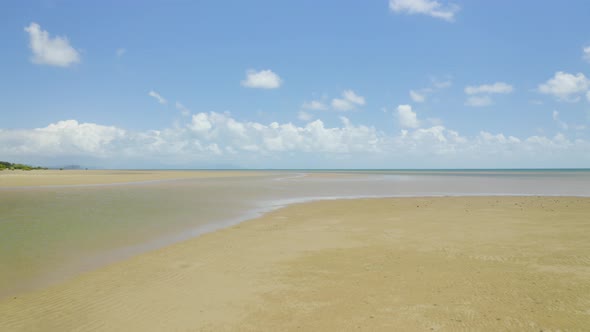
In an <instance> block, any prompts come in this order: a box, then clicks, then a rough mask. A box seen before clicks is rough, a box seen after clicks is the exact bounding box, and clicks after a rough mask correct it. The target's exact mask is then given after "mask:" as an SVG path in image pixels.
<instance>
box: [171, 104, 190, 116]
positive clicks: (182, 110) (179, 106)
mask: <svg viewBox="0 0 590 332" xmlns="http://www.w3.org/2000/svg"><path fill="white" fill-rule="evenodd" d="M175 106H176V109H177V110H179V111H180V113H181V114H182V115H184V116H189V115H190V114H191V110H189V109H188V108H187V107H186V106H184V105H183V104H182V103H180V102H178V101H177V102H176V105H175Z"/></svg>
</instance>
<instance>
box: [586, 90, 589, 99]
mask: <svg viewBox="0 0 590 332" xmlns="http://www.w3.org/2000/svg"><path fill="white" fill-rule="evenodd" d="M586 99H587V100H588V102H590V91H588V92H586Z"/></svg>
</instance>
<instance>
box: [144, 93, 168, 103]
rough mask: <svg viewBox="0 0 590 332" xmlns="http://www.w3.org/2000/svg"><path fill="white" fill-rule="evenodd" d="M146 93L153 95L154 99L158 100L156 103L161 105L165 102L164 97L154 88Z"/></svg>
mask: <svg viewBox="0 0 590 332" xmlns="http://www.w3.org/2000/svg"><path fill="white" fill-rule="evenodd" d="M148 95H149V96H150V97H153V98H155V99H156V100H157V101H158V103H160V104H162V105H164V104H166V99H164V97H162V96H161V95H160V94H159V93H157V92H156V91H154V90H150V92H148Z"/></svg>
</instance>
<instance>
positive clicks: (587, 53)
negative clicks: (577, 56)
mask: <svg viewBox="0 0 590 332" xmlns="http://www.w3.org/2000/svg"><path fill="white" fill-rule="evenodd" d="M582 52H583V54H584V55H583V57H584V59H585V60H586V61H588V62H590V46H586V47H584V48H583V49H582Z"/></svg>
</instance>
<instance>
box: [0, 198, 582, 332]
mask: <svg viewBox="0 0 590 332" xmlns="http://www.w3.org/2000/svg"><path fill="white" fill-rule="evenodd" d="M564 200H565V201H567V202H570V203H569V204H574V203H575V202H578V203H575V204H583V206H582V207H581V208H582V210H580V211H581V212H588V202H589V200H588V199H587V198H584V197H579V196H573V197H565V196H546V195H545V196H536V195H532V196H497V195H494V196H473V195H470V196H451V197H449V196H444V197H432V196H431V197H424V196H421V197H411V198H408V197H406V198H402V197H395V198H360V199H359V198H353V199H346V200H343V199H325V198H324V199H323V200H319V201H318V200H313V201H311V202H309V201H307V202H305V201H304V202H290V204H288V205H287V206H282V207H281V206H276V207H274V209H272V210H270V211H267V212H265V213H264V214H263V215H261V216H258V217H256V218H254V219H248V220H246V221H242V222H239V223H237V224H235V225H233V226H229V227H227V228H221V229H218V230H214V231H213V232H210V233H206V234H203V235H200V236H198V237H194V238H190V239H187V240H185V241H182V242H178V243H174V244H171V245H168V246H165V247H163V248H161V249H157V250H155V251H150V252H147V253H144V254H141V255H138V256H135V257H132V258H130V259H126V260H124V261H120V262H116V263H114V264H111V265H108V266H106V267H103V268H99V269H98V270H95V271H91V272H88V273H85V274H83V275H80V276H78V277H75V278H74V279H72V280H70V281H66V282H65V283H63V284H59V285H55V286H51V287H50V288H48V289H45V290H41V291H35V292H31V293H27V294H23V295H19V296H18V297H17V298H16V299H4V300H0V312H1V311H2V310H3V309H6V305H9V306H12V305H14V306H15V308H16V307H20V308H21V309H23V307H22V306H21V305H24V304H26V303H29V306H32V307H30V308H29V309H30V310H27V311H36V309H37V310H41V309H42V308H44V310H49V312H51V307H44V306H43V305H40V306H38V307H37V306H35V305H33V304H32V303H36V301H39V300H43V299H44V298H46V297H47V296H49V297H56V299H59V298H61V299H62V300H66V299H68V296H66V295H64V292H65V293H67V294H69V293H70V290H71V289H72V288H71V287H74V288H73V289H77V290H78V291H80V292H82V293H86V294H90V293H92V292H93V288H94V287H93V286H91V285H92V284H93V283H95V282H97V281H98V280H96V278H99V279H100V278H101V276H102V278H106V279H101V280H102V281H103V282H106V281H107V280H111V279H112V278H113V277H114V276H116V275H120V274H121V273H123V271H127V270H129V271H128V272H125V274H127V273H131V274H134V277H133V278H136V279H139V280H136V282H140V283H142V284H143V283H145V284H146V285H147V284H150V285H151V287H156V288H157V287H164V288H166V287H165V285H161V284H159V283H156V284H153V283H150V281H149V280H146V279H145V278H149V276H150V275H152V273H160V272H157V271H159V270H158V268H156V267H157V266H158V264H160V265H159V266H160V268H161V267H162V265H161V264H164V266H166V265H167V264H168V263H165V262H164V261H161V262H159V263H158V264H155V265H154V264H151V263H150V261H151V262H152V263H157V262H156V261H158V260H157V258H158V257H161V256H167V257H168V258H170V259H172V260H173V261H174V260H177V261H178V260H180V261H187V263H186V264H189V265H191V264H190V263H188V262H190V261H191V260H192V259H191V255H188V254H187V253H188V252H191V253H192V254H195V252H194V248H193V247H201V249H203V245H204V244H203V242H205V244H206V243H209V245H210V247H207V246H206V245H205V247H204V250H205V251H206V252H208V253H209V254H212V255H217V256H218V255H219V254H216V253H213V251H212V250H215V249H216V248H215V244H217V245H219V246H220V247H221V248H217V249H221V250H222V251H223V249H224V248H226V249H227V246H228V245H229V247H233V246H237V245H238V243H240V241H242V243H243V244H250V245H256V241H253V240H252V237H256V236H258V238H259V240H261V241H262V240H264V241H270V242H272V243H274V245H275V246H279V247H282V246H284V244H281V243H277V242H276V241H275V240H273V239H269V238H268V237H269V236H270V235H269V236H264V235H265V233H264V232H263V233H260V232H259V231H260V230H261V229H266V231H267V232H270V233H272V232H273V230H277V229H278V230H280V229H281V228H286V229H287V231H286V232H284V233H281V234H282V236H283V238H287V239H288V238H290V237H297V236H300V235H301V234H299V235H298V234H297V232H295V233H294V232H293V231H294V230H296V229H291V230H290V231H289V229H288V228H289V227H292V228H293V227H294V228H297V226H298V223H299V225H300V224H302V223H303V224H305V225H307V226H308V227H311V228H312V229H313V228H316V229H317V230H318V231H320V233H321V234H319V235H321V236H323V239H322V241H319V242H318V243H315V242H314V244H313V245H312V246H311V248H307V249H305V250H304V252H309V250H312V252H313V251H314V250H316V251H317V250H320V249H321V248H318V246H319V247H323V246H324V244H326V243H332V246H333V247H335V248H340V249H343V248H346V247H348V246H349V244H346V243H344V242H346V241H344V242H343V239H340V240H338V239H334V238H333V237H334V236H333V235H328V234H327V233H325V232H324V231H323V230H322V228H330V227H332V226H333V225H332V224H330V223H328V224H325V223H323V222H322V221H321V220H316V223H319V224H316V225H314V223H313V222H311V223H310V221H309V220H307V221H306V220H305V218H304V217H301V215H302V214H303V215H307V216H308V218H312V219H313V218H317V217H322V215H324V216H325V215H326V211H323V212H324V213H323V214H322V213H320V214H318V215H317V216H315V217H314V216H313V211H311V212H308V211H307V210H309V209H311V210H313V209H320V210H321V207H322V206H324V207H325V206H335V207H337V210H330V209H328V210H329V211H328V212H331V213H337V211H338V210H342V211H343V213H344V212H346V211H348V210H350V209H351V207H350V206H360V205H367V206H374V207H378V208H379V209H385V208H386V206H385V205H383V204H381V203H383V202H393V204H397V203H400V202H402V203H403V202H410V203H409V204H410V205H409V206H413V204H414V203H416V202H418V204H417V205H418V206H419V205H421V203H422V204H423V203H424V202H430V203H429V204H435V205H436V204H439V203H440V202H441V201H447V202H452V203H453V204H455V205H461V204H467V205H469V204H483V207H485V209H490V206H493V204H497V203H493V202H494V201H502V202H513V201H514V204H520V205H522V204H524V203H527V202H528V203H530V204H532V203H531V202H537V201H539V202H541V206H543V204H545V205H549V204H557V203H555V202H554V201H564ZM484 201H485V202H487V203H485V204H484V203H482V202H484ZM478 202H479V203H478ZM490 202H491V203H490ZM523 202H524V203H523ZM552 202H553V203H552ZM572 202H574V203H572ZM579 202H583V203H579ZM402 203H400V204H402ZM359 204H360V205H359ZM403 204H405V203H403ZM486 204H491V205H490V206H487V205H486ZM386 205H387V204H386ZM566 205H568V204H566ZM515 206H517V205H515ZM318 207H319V208H318ZM360 207H361V208H362V206H360ZM505 207H506V208H507V209H509V210H510V211H512V210H514V211H512V212H511V213H520V212H518V211H519V210H518V209H516V208H514V207H512V204H507V205H506V206H505ZM557 207H560V206H557ZM441 208H442V209H443V210H444V209H445V208H446V207H445V206H444V204H443V206H441ZM536 208H537V209H539V207H538V206H537V207H536ZM417 209H418V208H417ZM446 209H449V208H446ZM485 209H483V210H482V211H484V210H485ZM451 210H452V209H451ZM455 210H456V211H455ZM455 210H453V211H452V212H453V213H459V212H461V211H460V210H459V209H455ZM520 210H522V207H521V208H520ZM285 211H286V212H285ZM293 211H295V213H293ZM404 211H405V210H404ZM535 211H536V210H535ZM564 211H565V210H564ZM316 212H317V211H316ZM320 212H322V211H320ZM349 212H350V214H352V215H356V217H357V218H359V217H360V218H372V217H374V218H377V219H379V217H381V218H383V217H384V216H385V217H386V216H387V215H383V214H378V212H375V211H364V208H362V209H361V210H358V209H357V210H351V211H349ZM406 212H408V213H412V210H408V211H406ZM538 212H539V211H536V212H535V213H538ZM482 213H483V212H482ZM563 213H565V212H563ZM582 214H583V213H582ZM277 216H278V217H280V218H277ZM298 216H299V217H298ZM436 216H437V213H435V214H434V215H431V216H430V217H429V218H436ZM540 216H542V214H540ZM341 217H342V218H348V219H350V217H346V216H345V215H343V216H341ZM462 217H463V219H465V217H466V216H465V215H463V216H462ZM489 217H493V215H492V216H487V217H486V218H489ZM388 218H389V217H388ZM283 219H286V220H289V221H290V223H289V224H284V223H282V222H281V220H283ZM348 219H347V220H348ZM427 219H428V218H427ZM459 219H461V218H459ZM566 221H567V220H566ZM348 222H349V223H350V224H351V225H352V226H354V227H352V228H351V229H349V231H350V230H354V229H355V228H358V227H361V228H362V224H358V220H357V221H355V220H354V218H353V219H350V220H348ZM425 222H428V220H426V221H425ZM457 222H461V223H463V224H464V223H465V220H463V221H461V220H459V221H457ZM376 223H377V224H378V226H379V227H385V226H386V224H383V223H381V224H379V223H378V220H377V221H376ZM379 227H378V228H377V229H379ZM584 227H585V226H584ZM257 230H258V232H257ZM252 231H254V233H252ZM335 231H338V230H337V229H336V230H335ZM475 231H477V230H475ZM237 233H240V234H237ZM337 233H338V232H337ZM352 233H354V231H352ZM232 234H234V235H232ZM366 235H367V236H370V237H373V236H377V237H379V236H378V234H373V233H370V232H369V233H367V234H366ZM309 236H310V237H312V238H313V237H316V236H317V235H316V234H312V233H309ZM220 237H221V238H224V237H225V238H227V237H230V238H232V239H233V241H229V242H228V241H220V242H217V241H213V242H211V238H214V239H215V238H220ZM248 237H250V239H248ZM304 238H305V237H304ZM330 239H331V240H330ZM218 240H219V239H218ZM244 241H245V243H244ZM320 242H323V243H324V244H321V243H320ZM228 243H229V244H228ZM211 245H213V247H211ZM431 245H432V244H431ZM293 246H296V245H295V244H294V245H293ZM314 246H315V247H314ZM179 248H180V249H179ZM191 248H193V249H191ZM245 248H248V247H247V246H246V247H245ZM271 249H272V248H269V249H268V250H271ZM290 249H293V248H290ZM290 249H289V248H288V247H287V248H285V247H283V250H284V251H289V250H290ZM299 249H302V248H299ZM324 249H326V248H324ZM332 249H333V248H332ZM245 250H246V249H245ZM268 250H263V251H264V252H265V253H266V254H267V255H270V256H273V257H275V259H278V258H280V259H279V260H280V261H282V260H284V259H287V258H293V257H291V256H292V255H293V253H291V254H290V255H291V256H290V255H286V256H285V257H278V258H277V257H276V256H277V254H274V253H269V252H268ZM275 250H276V248H275ZM584 250H586V248H584ZM246 251H248V250H246ZM233 253H234V254H236V255H238V256H239V255H240V252H239V251H238V252H233ZM300 254H301V252H300ZM351 254H352V253H351ZM278 256H280V255H278ZM287 256H289V257H287ZM295 256H297V255H295ZM589 257H590V256H589ZM332 258H333V257H332ZM225 259H229V260H232V259H234V258H232V257H225ZM252 259H253V257H250V256H246V257H242V260H245V261H248V260H252ZM154 260H155V261H154ZM353 261H354V260H353ZM492 261H493V260H492ZM254 263H256V262H254ZM254 263H252V264H254ZM258 263H259V262H258ZM258 263H256V264H258ZM137 264H139V265H137ZM211 264H213V265H212V266H210V267H212V269H204V270H202V271H200V272H203V273H206V274H210V273H213V272H215V271H217V272H219V270H220V269H221V270H223V266H222V265H221V266H220V265H219V264H217V265H216V264H214V263H211ZM254 265H255V264H254ZM132 266H136V267H138V268H144V269H147V270H146V271H144V272H147V271H152V272H151V273H147V274H145V275H143V277H142V276H141V275H136V274H135V273H134V272H133V271H134V269H130V268H131V267H132ZM265 266H266V265H261V266H260V267H265ZM154 268H156V269H155V270H154ZM244 268H246V267H244ZM266 268H267V267H266ZM246 269H247V268H246ZM172 270H175V268H172ZM279 270H281V269H279ZM582 270H584V269H582ZM250 272H252V273H254V272H255V271H250ZM357 272H358V271H357ZM161 273H164V274H166V271H165V270H164V271H161ZM176 273H180V275H177V277H178V278H181V279H183V280H184V279H185V277H188V275H187V276H185V277H182V271H176ZM216 276H217V277H221V276H220V275H216ZM193 277H196V275H193ZM93 279H94V280H95V281H94V282H88V283H86V282H84V280H86V281H88V280H93ZM213 279H215V278H213ZM262 279H264V278H262ZM234 281H235V280H234ZM249 281H250V282H252V283H256V284H257V282H258V281H259V280H257V278H253V279H250V280H249ZM235 282H238V281H235ZM80 283H82V284H80ZM238 283H240V282H238ZM98 284H99V285H100V282H98ZM103 286H105V287H106V288H104V287H103ZM103 286H99V288H101V289H102V290H103V291H104V292H106V293H108V294H110V296H115V297H117V296H120V295H121V294H120V293H117V292H124V291H125V289H124V288H120V287H117V288H112V287H107V286H108V285H103ZM177 286H178V287H180V286H181V285H180V284H179V285H177ZM583 286H584V287H588V285H583ZM80 287H81V288H80ZM130 287H131V286H130ZM194 287H197V286H196V285H195V286H194ZM218 287H219V285H218ZM262 288H265V287H262ZM262 288H261V289H262ZM279 288H280V287H279ZM68 289H70V290H68ZM166 289H167V292H176V291H180V289H178V290H174V289H170V288H169V287H168V288H166ZM66 290H68V291H66ZM191 291H193V292H197V293H199V292H203V291H204V290H203V289H202V288H199V287H197V289H194V288H193V289H192V290H191ZM218 291H221V290H220V289H218ZM87 292H90V293H87ZM109 292H110V293H109ZM265 292H271V293H272V289H271V290H268V289H267V290H266V291H265ZM140 293H141V292H135V291H131V295H133V296H138V297H139V298H141V294H140ZM263 293H264V292H263ZM72 294H74V297H75V298H76V299H77V300H76V301H82V300H83V299H82V298H79V297H77V295H75V294H76V293H75V292H74V293H72ZM80 294H81V293H80ZM80 294H78V295H80ZM108 294H104V295H108ZM257 294H258V293H257ZM127 295H129V294H127ZM160 295H161V296H163V297H164V298H168V295H169V294H167V293H166V292H165V293H162V294H160ZM229 295H231V294H229ZM229 295H228V294H226V296H228V297H227V298H225V300H231V296H229ZM249 295H253V294H249ZM21 296H22V298H21ZM64 296H65V297H64ZM91 296H97V294H94V293H92V295H91ZM139 298H136V300H140V299H139ZM221 298H224V297H223V296H221ZM247 298H249V297H247ZM247 298H242V299H240V300H239V301H246V302H248V300H247ZM68 300H72V298H69V299H68ZM234 300H236V301H238V299H234ZM31 301H32V302H31ZM197 302H198V301H197ZM222 302H223V301H222ZM246 302H244V303H246ZM199 303H200V304H199ZM199 303H196V304H195V303H192V305H196V306H199V305H201V306H202V305H204V304H203V303H201V302H199ZM223 303H225V302H223ZM223 303H221V302H220V303H219V305H220V306H222V307H223V306H224V304H223ZM17 304H21V305H17ZM186 304H187V305H191V302H190V301H189V302H187V303H186ZM165 305H171V306H175V305H174V303H173V302H167V304H165ZM224 308H225V309H228V308H226V307H224ZM95 309H97V310H98V309H99V308H95ZM101 310H106V311H108V312H110V314H113V315H115V316H116V313H113V312H111V311H109V310H108V308H102V309H101ZM146 310H147V309H146ZM99 311H100V310H99ZM148 311H149V310H148ZM31 314H32V312H31ZM11 315H12V317H13V318H14V319H16V320H13V323H15V322H16V321H18V320H19V319H17V317H18V316H19V314H18V313H16V312H13V311H12V310H11ZM171 315H172V313H167V315H166V317H167V318H170V319H171V317H172V316H174V315H172V316H171ZM236 315H237V316H240V315H241V314H238V313H236ZM205 316H207V315H205ZM213 316H215V315H213ZM213 316H207V317H209V318H207V319H205V321H209V322H210V324H213V325H211V326H217V327H220V326H223V325H215V324H218V323H220V322H223V321H224V320H221V321H217V319H219V317H217V318H215V317H213ZM113 317H114V316H113ZM166 317H164V318H166ZM144 318H145V317H144ZM21 319H24V318H23V317H21ZM44 319H47V320H48V322H52V323H56V324H57V323H58V322H57V321H56V320H55V319H56V317H51V315H50V316H45V318H44ZM26 321H27V320H25V321H20V322H21V323H23V322H26ZM33 321H35V319H34V318H33V319H32V321H31V320H30V319H29V320H28V323H29V324H30V323H33ZM183 321H184V320H183ZM184 322H185V323H187V324H188V322H186V321H184ZM215 322H217V323H215ZM589 322H590V321H589ZM62 323H64V322H60V323H59V324H62ZM87 323H88V322H81V321H77V322H75V321H70V322H68V324H73V325H68V326H70V327H74V326H79V327H80V326H87V325H84V324H87ZM177 323H178V324H176V325H172V326H176V327H178V328H190V327H191V326H193V325H191V324H193V323H195V322H194V321H191V324H188V325H183V323H182V322H177ZM77 324H82V325H77ZM134 324H139V325H130V328H132V329H134V328H137V327H139V326H143V325H142V323H141V322H139V321H135V322H134ZM17 325H18V324H17ZM17 325H14V326H12V325H8V326H9V327H10V326H12V327H17ZM25 325H26V324H25ZM0 326H2V322H0ZM29 326H30V325H29ZM502 326H504V327H506V325H502ZM540 326H542V325H540ZM558 326H559V325H558ZM111 327H112V326H111ZM143 327H146V328H147V327H149V326H148V325H146V326H143ZM193 327H194V326H193ZM201 327H203V326H201ZM276 327H277V326H275V328H276ZM414 327H415V326H414ZM513 327H514V326H513ZM151 329H154V327H152V328H151Z"/></svg>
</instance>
